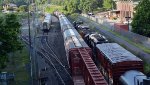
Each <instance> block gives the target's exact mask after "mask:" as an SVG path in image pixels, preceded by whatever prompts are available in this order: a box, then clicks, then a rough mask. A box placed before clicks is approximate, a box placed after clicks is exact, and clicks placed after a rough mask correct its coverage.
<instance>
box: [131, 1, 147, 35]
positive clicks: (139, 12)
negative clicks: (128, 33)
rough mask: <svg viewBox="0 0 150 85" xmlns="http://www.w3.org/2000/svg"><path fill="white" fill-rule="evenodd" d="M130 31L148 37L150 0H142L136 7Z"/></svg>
mask: <svg viewBox="0 0 150 85" xmlns="http://www.w3.org/2000/svg"><path fill="white" fill-rule="evenodd" d="M131 25H132V31H133V32H135V33H138V34H141V35H144V36H148V37H150V0H142V1H141V2H140V3H139V5H138V6H137V8H136V13H135V14H134V18H133V21H132V23H131Z"/></svg>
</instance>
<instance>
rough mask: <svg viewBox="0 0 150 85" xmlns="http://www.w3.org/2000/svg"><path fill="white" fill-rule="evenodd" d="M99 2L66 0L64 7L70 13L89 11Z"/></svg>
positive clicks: (93, 0) (92, 0) (95, 0)
mask: <svg viewBox="0 0 150 85" xmlns="http://www.w3.org/2000/svg"><path fill="white" fill-rule="evenodd" d="M97 4H98V1H97V0H65V3H64V9H65V10H66V11H68V12H69V13H80V12H86V13H87V12H92V11H93V10H94V9H95V8H97V7H98V5H97Z"/></svg>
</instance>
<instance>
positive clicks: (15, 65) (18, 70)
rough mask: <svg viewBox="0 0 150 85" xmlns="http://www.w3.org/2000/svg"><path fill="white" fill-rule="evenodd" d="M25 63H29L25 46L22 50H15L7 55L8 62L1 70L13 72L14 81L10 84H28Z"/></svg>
mask: <svg viewBox="0 0 150 85" xmlns="http://www.w3.org/2000/svg"><path fill="white" fill-rule="evenodd" d="M27 64H29V57H28V52H27V49H26V48H23V50H22V52H19V51H18V52H15V53H14V54H13V55H12V56H11V57H9V62H8V64H7V67H6V68H5V69H2V72H9V73H14V74H15V82H13V83H11V85H28V84H29V77H30V75H29V73H28V71H27V66H26V65H27Z"/></svg>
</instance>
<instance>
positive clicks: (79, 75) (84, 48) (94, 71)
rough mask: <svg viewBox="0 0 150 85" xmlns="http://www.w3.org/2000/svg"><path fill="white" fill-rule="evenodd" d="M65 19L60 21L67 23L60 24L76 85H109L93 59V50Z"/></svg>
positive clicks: (61, 18) (60, 18)
mask: <svg viewBox="0 0 150 85" xmlns="http://www.w3.org/2000/svg"><path fill="white" fill-rule="evenodd" d="M63 17H64V16H63ZM63 17H59V20H61V21H66V22H65V23H64V22H60V23H61V31H62V34H63V38H64V45H65V49H66V54H67V57H68V62H69V65H70V69H71V75H72V77H73V81H74V85H107V82H106V81H105V79H104V77H103V76H102V74H101V73H100V71H99V70H98V68H97V67H96V65H95V64H94V62H93V60H92V59H91V54H92V53H91V52H92V51H91V49H90V48H89V47H88V45H87V44H86V43H85V42H84V40H83V39H82V37H81V36H80V35H79V33H78V32H77V31H76V29H74V28H71V26H67V25H71V24H70V22H68V20H63V19H66V18H63ZM66 27H68V28H66Z"/></svg>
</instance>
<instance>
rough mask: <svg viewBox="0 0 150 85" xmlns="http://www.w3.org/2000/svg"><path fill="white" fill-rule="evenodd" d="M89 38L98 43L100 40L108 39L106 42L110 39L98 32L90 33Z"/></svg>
mask: <svg viewBox="0 0 150 85" xmlns="http://www.w3.org/2000/svg"><path fill="white" fill-rule="evenodd" d="M89 38H90V39H92V40H93V41H94V42H96V43H97V42H99V41H106V42H107V41H108V40H107V39H106V37H105V36H103V35H101V34H98V33H93V34H90V35H89Z"/></svg>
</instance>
